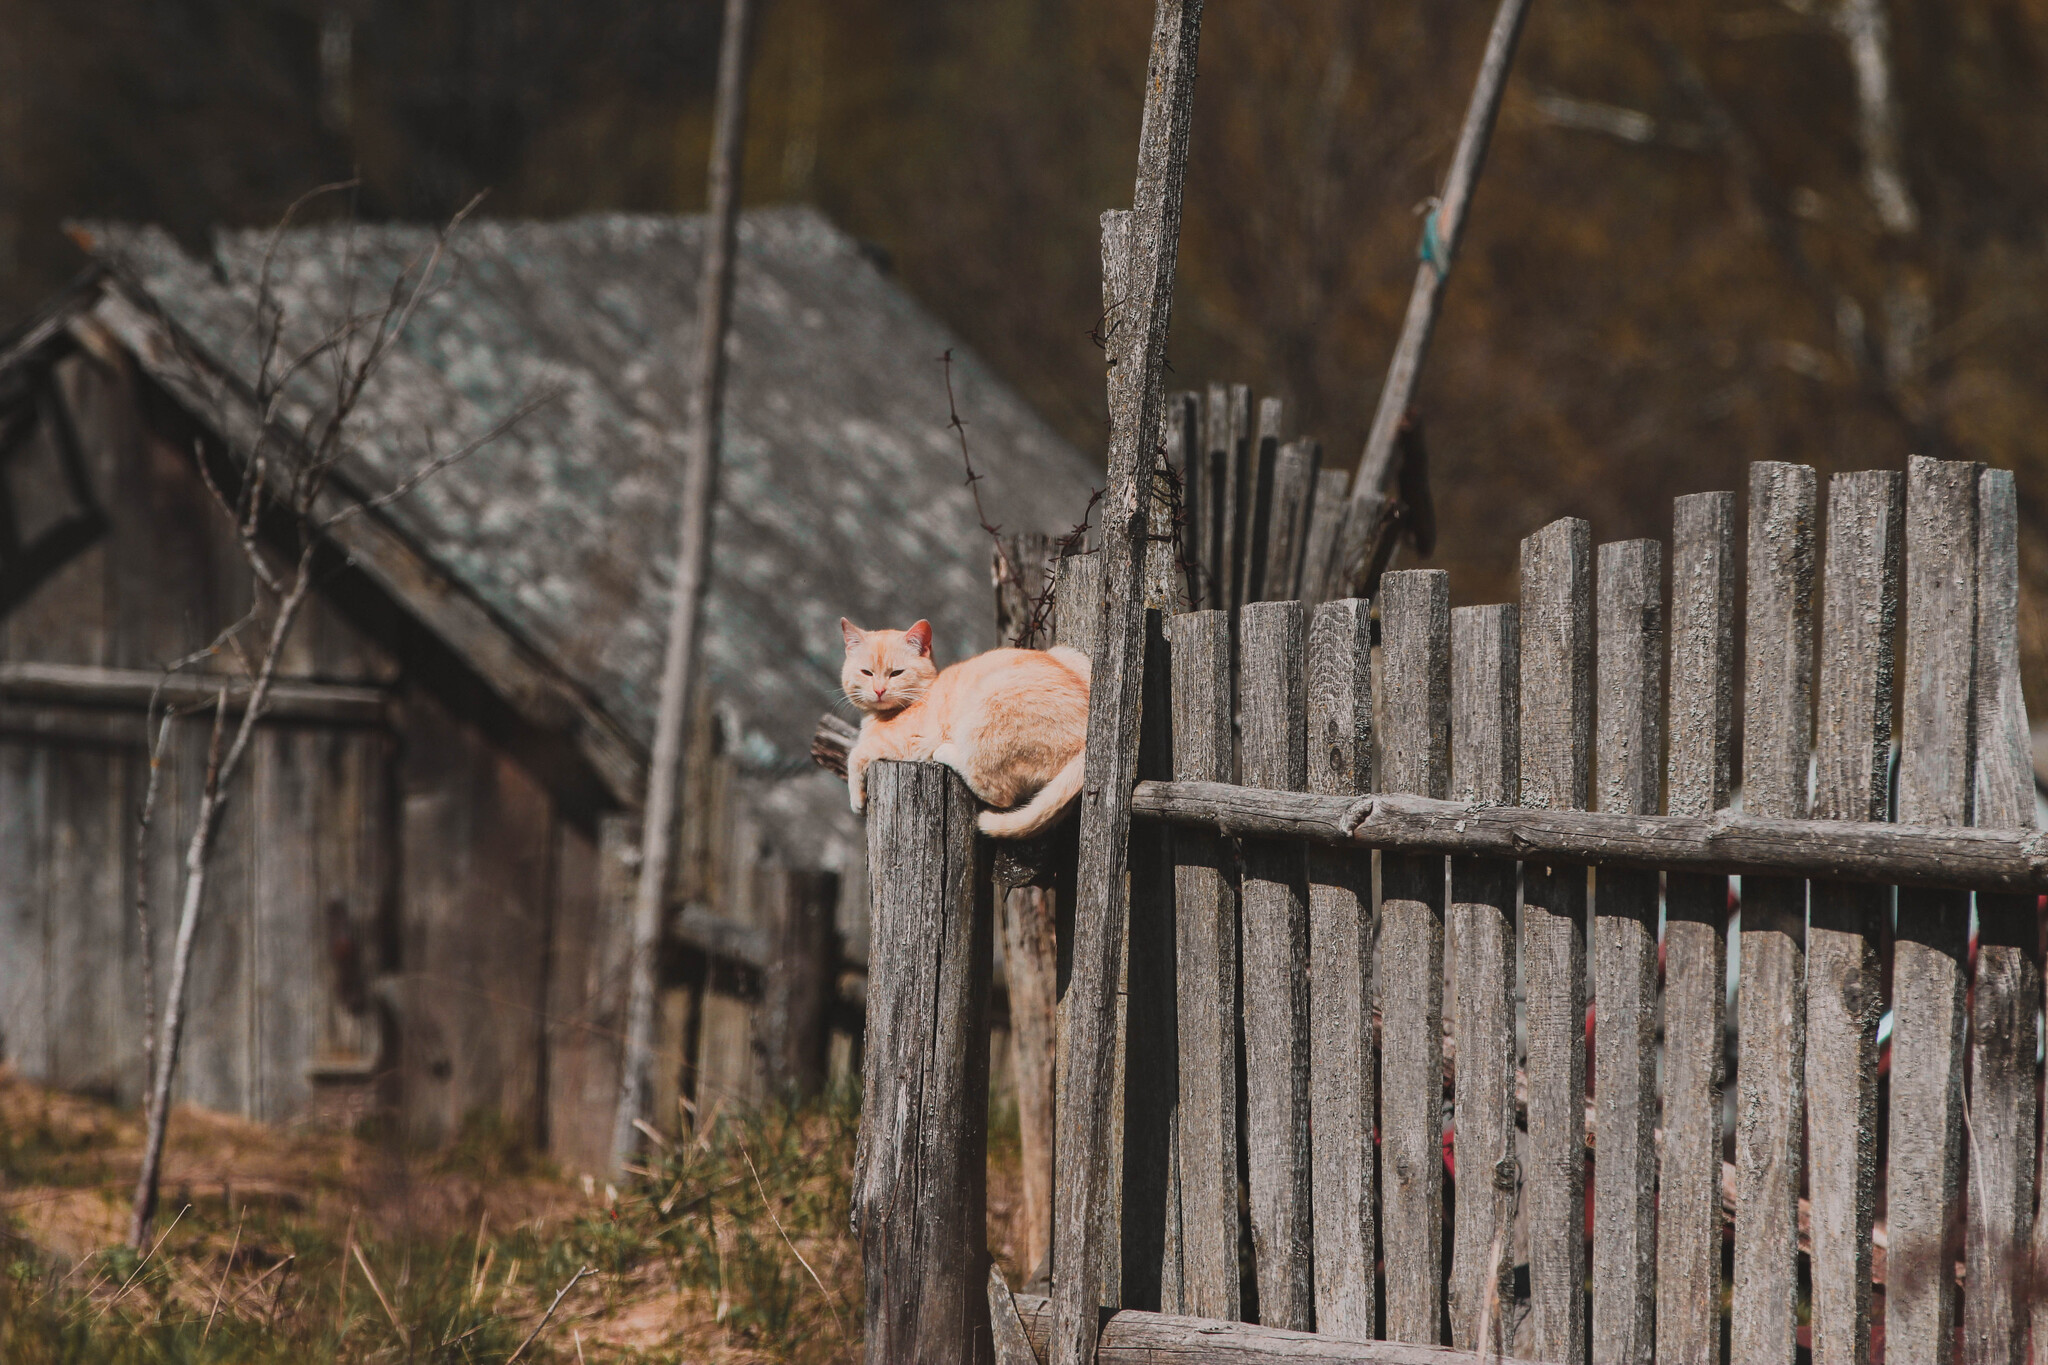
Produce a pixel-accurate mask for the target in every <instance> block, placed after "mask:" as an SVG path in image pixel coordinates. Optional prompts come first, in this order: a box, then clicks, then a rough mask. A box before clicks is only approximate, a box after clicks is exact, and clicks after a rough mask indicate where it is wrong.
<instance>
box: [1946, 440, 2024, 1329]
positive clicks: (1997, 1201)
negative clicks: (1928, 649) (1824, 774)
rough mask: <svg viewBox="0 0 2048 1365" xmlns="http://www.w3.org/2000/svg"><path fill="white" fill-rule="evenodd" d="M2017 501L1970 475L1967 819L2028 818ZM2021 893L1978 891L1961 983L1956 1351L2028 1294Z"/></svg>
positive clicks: (2020, 821) (2018, 1310)
mask: <svg viewBox="0 0 2048 1365" xmlns="http://www.w3.org/2000/svg"><path fill="white" fill-rule="evenodd" d="M2019 600H2020V563H2019V507H2018V500H2017V496H2016V492H2015V489H2014V487H2013V477H2012V474H2011V472H2010V471H2008V470H2003V469H1987V470H1985V471H1984V473H1983V474H1982V475H1981V476H1980V477H1979V478H1978V480H1977V658H1976V678H1975V679H1974V681H1973V698H1972V704H1973V706H1974V707H1975V710H1976V715H1975V719H1974V722H1973V727H1972V728H1973V730H1974V732H1975V739H1976V749H1977V751H1976V755H1975V763H1974V768H1975V771H1974V774H1973V780H1974V782H1975V787H1976V791H1975V808H1974V810H1973V812H1972V815H1973V819H1974V822H1975V823H1976V824H1979V825H1990V826H2013V827H2019V828H2032V827H2033V824H2034V792H2033V762H2032V753H2031V746H2030V743H2029V736H2028V733H2027V705H2026V699H2025V698H2024V697H2023V696H2022V695H2021V692H2020V660H2019V624H2020V623H2019ZM2035 905H2036V902H2035V900H2034V898H2033V897H2031V896H1992V895H1983V896H1979V897H1978V898H1977V924H1978V934H1977V980H1976V984H1975V988H1974V990H1973V991H1972V992H1971V997H1970V1003H1971V1020H1970V1108H1969V1130H1968V1132H1969V1139H1970V1149H1969V1171H1970V1179H1969V1193H1968V1211H1967V1217H1968V1221H1967V1228H1966V1232H1965V1234H1964V1242H1963V1268H1964V1269H1963V1280H1964V1283H1965V1284H1967V1285H1968V1286H1969V1290H1970V1292H1969V1293H1968V1294H1967V1295H1965V1296H1964V1299H1963V1359H1964V1360H1966V1361H1969V1362H1971V1363H1972V1365H1979V1362H1981V1363H1982V1365H1991V1363H1992V1362H1997V1365H2020V1363H2021V1362H2022V1361H2023V1360H2024V1359H2025V1358H2026V1348H2027V1327H2028V1323H2027V1316H2028V1309H2029V1306H2030V1304H2031V1302H2032V1300H2033V1299H2034V1298H2035V1297H2036V1292H2035V1291H2034V1288H2033V1283H2032V1280H2031V1277H2030V1276H2029V1274H2028V1259H2029V1258H2028V1240H2029V1238H2028V1225H2029V1224H2030V1222H2031V1221H2032V1210H2033V1205H2034V1155H2035V1148H2034V1140H2035V1129H2036V1125H2037V1123H2038V1120H2039V1114H2038V1112H2037V1111H2038V1108H2039V1105H2038V1099H2037V1094H2036V1091H2035V1086H2034V1054H2035V1049H2036V1047H2037V1046H2038V1043H2039V1040H2040V1038H2039V1035H2040V1012H2041V964H2040V926H2039V917H2038V915H2037V914H2036V911H2035Z"/></svg>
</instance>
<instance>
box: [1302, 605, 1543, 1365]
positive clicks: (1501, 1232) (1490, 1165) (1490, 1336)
mask: <svg viewBox="0 0 2048 1365" xmlns="http://www.w3.org/2000/svg"><path fill="white" fill-rule="evenodd" d="M1520 656H1521V633H1520V631H1519V630H1518V628H1517V618H1516V613H1515V608H1514V607H1512V606H1493V607H1460V608H1458V609H1457V610H1455V611H1453V612H1452V613H1451V717H1452V719H1451V796H1452V799H1454V800H1458V801H1483V802H1487V803H1489V804H1492V805H1513V804H1514V803H1515V802H1516V801H1517V800H1519V799H1520V797H1521V753H1520V748H1521V734H1520V729H1521V716H1520V714H1519V701H1520V695H1521V692H1520V688H1519V686H1518V684H1519V681H1520V677H1519V659H1520ZM1310 856H1311V857H1313V856H1315V855H1314V853H1313V852H1312V853H1311V854H1310ZM1450 939H1451V945H1452V949H1451V951H1452V956H1453V959H1454V962H1453V965H1452V970H1451V975H1452V977H1453V978H1454V979H1455V980H1456V981H1457V983H1458V997H1457V1008H1456V1011H1455V1013H1456V1018H1455V1020H1454V1021H1453V1025H1452V1037H1453V1039H1454V1040H1455V1042H1456V1045H1457V1057H1458V1070H1457V1091H1456V1095H1455V1100H1456V1113H1457V1127H1456V1135H1455V1138H1454V1143H1455V1151H1454V1155H1455V1157H1456V1159H1457V1169H1458V1172H1459V1174H1460V1177H1461V1179H1460V1181H1459V1186H1460V1191H1459V1198H1458V1217H1457V1221H1456V1237H1455V1245H1454V1246H1453V1248H1452V1251H1451V1280H1450V1286H1449V1299H1450V1324H1451V1345H1453V1346H1455V1347H1458V1348H1459V1349H1461V1350H1467V1351H1480V1352H1493V1353H1495V1354H1500V1355H1505V1354H1506V1353H1507V1350H1508V1347H1509V1344H1510V1343H1509V1342H1508V1340H1507V1330H1508V1325H1509V1324H1508V1318H1509V1316H1510V1313H1511V1310H1512V1309H1513V1307H1514V1302H1515V1299H1514V1263H1515V1246H1514V1223H1515V1203H1516V1195H1517V1193H1518V1191H1519V1189H1520V1185H1521V1172H1520V1170H1519V1168H1518V1167H1517V1165H1516V1162H1515V865H1514V863H1512V862H1509V861H1507V860H1504V859H1499V858H1453V859H1451V907H1450ZM1321 961H1322V957H1321V955H1320V954H1318V955H1317V962H1318V964H1320V963H1321ZM1317 1132H1318V1134H1319V1135H1320V1132H1321V1128H1320V1125H1319V1126H1318V1129H1317ZM1319 1140H1320V1138H1319ZM1321 1212H1322V1211H1321V1209H1320V1207H1318V1209H1317V1217H1318V1218H1319V1219H1320V1217H1321ZM1317 1228H1318V1231H1320V1230H1321V1224H1320V1222H1319V1223H1318V1225H1317ZM1318 1271H1319V1272H1320V1266H1318Z"/></svg>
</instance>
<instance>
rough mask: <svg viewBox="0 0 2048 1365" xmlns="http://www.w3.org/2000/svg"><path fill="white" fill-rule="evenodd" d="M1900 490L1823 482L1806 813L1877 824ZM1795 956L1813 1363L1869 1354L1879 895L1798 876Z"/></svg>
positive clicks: (1846, 478)
mask: <svg viewBox="0 0 2048 1365" xmlns="http://www.w3.org/2000/svg"><path fill="white" fill-rule="evenodd" d="M1905 493H1906V485H1905V479H1904V477H1903V476H1901V475H1899V474H1896V473H1891V472H1888V471H1871V472H1868V473H1860V474H1837V475H1836V476H1835V477H1834V478H1833V479H1832V480H1831V481H1830V482H1829V485H1828V531H1827V566H1826V580H1825V582H1824V584H1823V586H1822V590H1821V591H1822V595H1823V605H1822V617H1821V658H1820V689H1819V692H1818V693H1817V707H1816V715H1815V722H1814V772H1815V781H1814V801H1813V805H1814V809H1813V813H1814V815H1815V816H1816V817H1817V818H1820V819H1826V820H1882V819H1884V818H1885V814H1886V806H1887V804H1888V802H1887V799H1886V798H1887V792H1888V783H1887V781H1886V770H1887V763H1886V756H1887V753H1888V750H1889V748H1890V745H1891V734H1892V646H1893V630H1894V626H1895V624H1896V621H1897V617H1898V600H1899V544H1900V537H1901V534H1902V532H1903V529H1904V527H1903V520H1902V519H1903V517H1904V515H1905ZM1811 896H1812V908H1811V912H1810V913H1811V923H1810V925H1809V927H1808V930H1807V935H1808V941H1807V958H1806V976H1807V991H1806V1093H1807V1123H1808V1128H1807V1135H1806V1142H1807V1151H1808V1153H1809V1165H1808V1169H1807V1178H1808V1182H1809V1187H1810V1190H1811V1194H1812V1207H1813V1214H1812V1245H1813V1250H1812V1275H1811V1278H1812V1285H1813V1289H1812V1296H1813V1307H1812V1327H1813V1333H1812V1336H1813V1359H1814V1365H1866V1362H1868V1360H1869V1359H1870V1270H1871V1228H1872V1225H1873V1219H1874V1217H1875V1212H1876V1199H1877V1189H1876V1185H1877V1181H1876V1175H1877V1024H1878V1017H1879V1015H1880V1014H1882V1012H1883V1010H1884V995H1883V982H1882V981H1881V980H1880V977H1879V962H1878V933H1879V929H1880V926H1881V924H1882V921H1883V918H1884V916H1885V915H1886V914H1888V913H1889V911H1890V900H1891V893H1890V890H1889V889H1888V888H1886V887H1883V886H1873V885H1869V884H1862V883H1854V882H1821V881H1817V882H1814V883H1813V884H1812V890H1811Z"/></svg>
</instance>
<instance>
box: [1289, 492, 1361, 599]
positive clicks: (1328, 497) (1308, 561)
mask: <svg viewBox="0 0 2048 1365" xmlns="http://www.w3.org/2000/svg"><path fill="white" fill-rule="evenodd" d="M1350 487H1351V476H1350V475H1349V474H1347V473H1345V472H1344V471H1343V470H1341V469H1324V470H1321V471H1319V472H1318V473H1317V474H1316V490H1315V501H1314V504H1313V505H1312V506H1311V507H1310V508H1309V512H1308V530H1307V531H1306V532H1305V533H1304V534H1303V541H1304V544H1303V547H1302V553H1301V593H1300V596H1301V600H1302V602H1303V603H1304V604H1306V605H1308V606H1311V607H1312V606H1315V605H1316V604H1317V603H1319V602H1327V601H1329V600H1330V597H1331V590H1330V557H1331V556H1332V555H1333V554H1335V553H1336V548H1337V537H1338V533H1339V532H1340V531H1341V530H1342V529H1343V526H1344V509H1345V506H1346V502H1347V500H1346V498H1345V496H1344V494H1345V492H1346V490H1348V489H1349V488H1350Z"/></svg>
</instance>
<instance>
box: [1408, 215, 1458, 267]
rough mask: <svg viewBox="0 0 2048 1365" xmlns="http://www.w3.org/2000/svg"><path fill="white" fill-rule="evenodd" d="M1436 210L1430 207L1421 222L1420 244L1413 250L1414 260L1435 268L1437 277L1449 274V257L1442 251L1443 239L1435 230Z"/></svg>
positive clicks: (1448, 254) (1446, 252)
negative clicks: (1424, 262)
mask: <svg viewBox="0 0 2048 1365" xmlns="http://www.w3.org/2000/svg"><path fill="white" fill-rule="evenodd" d="M1437 212H1438V209H1437V208H1436V207H1435V206H1434V205H1432V206H1431V208H1430V210H1429V213H1428V214H1427V215H1425V216H1424V218H1423V220H1422V243H1421V245H1419V246H1418V247H1416V248H1415V258H1416V259H1417V260H1419V261H1426V262H1428V263H1429V264H1430V265H1433V266H1435V267H1436V273H1437V274H1438V275H1448V274H1450V273H1451V255H1450V253H1449V252H1448V251H1445V250H1444V239H1443V235H1442V233H1441V232H1439V231H1438V229H1437V221H1436V216H1437Z"/></svg>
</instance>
